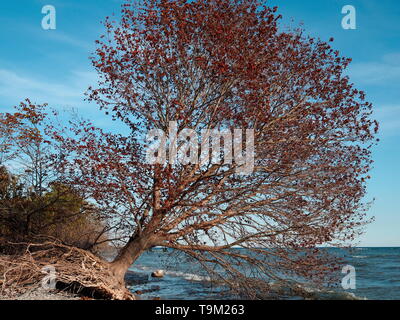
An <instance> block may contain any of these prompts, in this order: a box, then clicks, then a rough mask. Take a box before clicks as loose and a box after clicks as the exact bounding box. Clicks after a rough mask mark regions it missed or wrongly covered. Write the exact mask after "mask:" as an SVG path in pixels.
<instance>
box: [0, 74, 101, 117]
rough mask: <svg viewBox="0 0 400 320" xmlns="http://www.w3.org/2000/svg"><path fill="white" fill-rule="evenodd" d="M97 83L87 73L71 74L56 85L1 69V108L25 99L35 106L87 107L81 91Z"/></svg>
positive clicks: (91, 75) (95, 78) (93, 75)
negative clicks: (34, 103)
mask: <svg viewBox="0 0 400 320" xmlns="http://www.w3.org/2000/svg"><path fill="white" fill-rule="evenodd" d="M96 80H97V75H96V73H94V72H89V71H78V70H76V71H72V72H71V73H70V75H69V76H68V77H67V81H65V82H63V83H59V82H57V81H49V80H46V81H44V80H42V79H38V78H35V77H31V76H27V75H24V74H19V73H16V72H14V71H12V70H7V69H0V96H2V101H1V103H2V106H1V108H2V109H3V108H5V107H10V106H12V105H16V104H18V103H19V102H20V101H22V100H24V99H25V98H27V97H29V98H30V99H31V100H32V101H35V102H37V103H44V102H47V103H49V104H50V105H52V106H54V107H58V106H60V107H76V108H81V107H84V106H85V105H86V103H85V102H84V92H85V91H86V89H87V87H88V86H89V85H92V84H95V83H96Z"/></svg>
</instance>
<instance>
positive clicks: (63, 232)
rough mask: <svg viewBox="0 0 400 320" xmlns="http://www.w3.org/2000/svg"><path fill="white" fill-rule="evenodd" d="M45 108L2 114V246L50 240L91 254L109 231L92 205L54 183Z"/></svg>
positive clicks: (23, 106) (24, 108) (20, 108)
mask: <svg viewBox="0 0 400 320" xmlns="http://www.w3.org/2000/svg"><path fill="white" fill-rule="evenodd" d="M45 107H46V105H35V104H33V103H31V101H30V100H29V99H27V100H26V101H25V102H22V103H21V104H20V105H19V106H18V107H16V110H15V112H14V113H0V225H1V226H0V245H1V246H2V247H4V248H6V249H7V250H8V249H10V247H12V245H10V244H9V243H10V242H19V241H25V242H29V241H36V242H37V241H38V239H39V238H42V241H43V240H46V239H47V240H48V239H49V238H51V239H57V240H58V241H62V242H64V243H66V244H70V245H75V246H77V247H81V248H86V249H92V248H93V247H94V246H95V245H97V244H98V242H99V241H102V242H104V241H105V240H106V239H105V233H106V231H108V229H107V228H106V225H105V224H103V223H102V221H101V218H100V215H99V214H98V212H97V210H96V207H95V206H93V205H92V204H90V203H89V202H87V201H86V199H85V198H83V197H82V196H81V195H80V194H78V193H77V192H76V190H73V189H72V188H71V187H69V186H67V185H63V184H62V183H60V182H59V181H57V170H56V167H57V161H55V160H57V158H58V157H56V155H57V152H56V150H53V146H54V144H51V141H49V140H46V133H45V131H46V129H45V128H47V129H48V128H49V126H47V125H46V121H47V118H48V115H47V114H46V113H45V112H44V109H45ZM14 249H17V248H14ZM14 251H17V250H14Z"/></svg>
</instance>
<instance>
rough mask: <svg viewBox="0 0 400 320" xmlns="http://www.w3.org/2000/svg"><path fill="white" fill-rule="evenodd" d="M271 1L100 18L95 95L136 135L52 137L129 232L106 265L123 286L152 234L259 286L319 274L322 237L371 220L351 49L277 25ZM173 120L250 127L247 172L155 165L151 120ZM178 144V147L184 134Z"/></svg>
mask: <svg viewBox="0 0 400 320" xmlns="http://www.w3.org/2000/svg"><path fill="white" fill-rule="evenodd" d="M276 11H277V8H269V7H267V6H263V5H262V4H261V3H260V2H258V1H256V0H248V1H246V0H207V1H205V0H194V1H184V0H179V1H170V0H148V1H145V8H144V9H143V10H140V11H139V12H138V11H137V9H136V8H135V7H134V5H133V4H131V3H130V2H127V3H126V4H124V5H123V9H122V18H121V21H120V22H115V21H112V20H111V19H106V21H105V23H104V25H105V27H106V33H105V35H104V36H102V37H101V39H100V40H98V41H97V45H98V48H97V50H96V53H95V55H94V56H93V57H92V62H93V65H94V67H95V68H96V70H97V72H98V74H99V76H100V79H101V80H100V81H99V83H98V86H97V87H96V88H90V89H89V91H88V95H89V99H90V100H92V101H95V102H96V103H97V104H98V105H99V107H100V109H101V110H103V111H105V112H106V114H107V115H110V116H111V117H112V119H113V120H115V121H119V122H120V123H122V124H124V125H125V126H126V127H127V128H128V129H129V134H123V133H121V134H117V133H105V132H104V131H103V130H100V129H97V128H95V127H94V126H92V124H91V123H90V122H85V121H83V122H81V123H77V124H76V125H75V126H74V127H72V131H73V133H74V134H75V136H73V137H68V138H65V137H64V136H63V135H62V134H58V135H57V137H58V141H60V142H61V143H62V147H63V148H64V149H65V150H68V152H69V156H68V157H65V159H64V161H63V166H62V168H63V172H64V179H65V183H68V184H71V185H73V186H74V187H75V188H78V189H80V190H81V191H82V192H85V193H86V194H87V196H89V197H90V198H92V199H93V201H95V202H96V205H98V206H99V207H102V208H103V209H104V212H105V214H106V216H107V217H108V218H109V220H111V221H113V223H114V224H115V226H117V228H118V234H119V235H121V236H125V237H126V243H125V245H124V246H123V248H122V249H121V250H120V251H119V254H118V255H117V257H116V258H115V260H114V261H113V262H112V263H111V264H110V267H111V269H112V270H113V273H114V275H115V277H116V278H117V279H118V281H119V282H120V284H123V279H124V275H125V273H126V271H127V269H128V268H129V267H130V266H131V265H132V263H134V262H135V261H136V259H137V258H138V257H139V256H140V255H141V254H142V253H143V252H145V251H146V250H147V249H149V248H151V247H153V246H163V247H168V248H173V249H176V250H180V251H182V252H184V253H185V254H186V255H187V256H189V257H192V258H193V259H195V260H196V261H198V263H199V265H201V266H202V267H203V268H204V269H206V270H207V271H208V272H209V273H210V274H213V275H214V276H215V277H218V278H220V280H221V281H223V282H224V283H226V284H227V285H229V286H230V287H233V288H236V289H237V290H239V289H240V290H241V291H246V294H249V295H251V296H253V297H255V296H256V295H257V292H258V291H259V290H257V288H259V289H261V288H268V281H269V280H277V279H282V280H287V281H289V280H296V281H301V279H303V280H309V279H311V280H313V281H314V282H316V283H318V282H321V281H326V279H327V277H329V275H332V271H334V270H336V268H337V266H336V264H335V263H334V261H333V260H332V259H331V258H330V257H328V256H325V255H324V254H323V252H322V251H321V250H318V249H317V246H318V245H320V244H327V243H329V244H334V243H340V244H343V243H346V242H348V241H351V240H353V239H354V238H355V237H356V236H357V235H358V234H359V232H360V230H361V229H362V226H363V225H364V224H365V222H366V220H365V206H364V204H363V202H362V199H363V196H364V194H365V180H366V179H367V178H368V171H369V169H370V166H371V163H372V161H371V159H370V148H371V146H372V145H373V144H374V143H375V140H374V134H375V133H376V131H377V123H376V122H375V121H373V120H372V119H371V112H372V111H371V110H372V105H371V104H370V103H369V102H366V101H365V93H364V92H362V91H359V90H357V89H355V88H354V86H353V84H352V83H351V82H350V80H349V78H348V77H347V76H345V69H346V67H347V66H348V64H349V63H350V59H347V58H344V57H341V56H340V55H339V52H338V51H335V50H334V49H333V48H332V47H331V46H330V44H328V43H326V42H324V41H322V40H319V39H314V38H311V37H309V36H306V35H305V34H304V31H303V30H289V31H282V30H281V29H280V28H279V25H278V21H279V18H280V16H279V15H277V13H276ZM330 41H333V39H331V40H330ZM174 124H176V126H177V131H178V132H181V131H182V130H184V129H185V128H190V129H192V130H194V132H195V133H197V134H200V133H201V130H204V129H206V130H210V129H213V130H214V129H218V130H228V131H230V132H233V130H234V129H254V148H255V152H254V168H252V169H253V170H252V172H251V173H250V174H247V175H243V174H240V172H239V173H238V169H240V167H241V166H242V164H240V163H239V162H237V161H235V162H233V163H222V161H221V162H220V163H216V161H212V157H209V158H208V159H206V161H204V162H202V163H197V164H196V163H194V164H193V163H189V164H187V163H180V162H176V163H171V162H168V161H166V162H161V163H155V164H154V163H153V164H152V163H148V161H146V152H147V151H148V150H149V147H150V142H149V141H147V140H146V134H147V133H148V132H149V131H150V130H154V129H158V130H162V131H163V132H168V131H169V129H170V128H171V125H172V126H173V125H174ZM170 138H171V137H170ZM244 141H245V140H244V137H240V136H239V137H236V140H235V139H234V140H233V141H231V142H232V143H233V144H234V145H237V144H239V145H241V144H243V145H244ZM159 142H163V140H162V139H161V140H159ZM168 143H169V146H171V145H173V141H171V139H169V142H168ZM207 143H208V142H207ZM207 143H205V144H207ZM177 145H178V149H181V150H182V149H183V154H184V155H185V154H186V151H188V149H185V148H186V147H187V143H185V141H180V142H179V143H178V144H177ZM185 145H186V147H185ZM194 150H195V149H194ZM223 154H225V155H226V151H225V152H224V153H223ZM157 155H158V156H160V154H157ZM244 155H245V156H249V155H250V150H246V152H245V153H244ZM161 158H162V157H161ZM237 248H245V249H246V250H239V249H237ZM304 249H308V250H304Z"/></svg>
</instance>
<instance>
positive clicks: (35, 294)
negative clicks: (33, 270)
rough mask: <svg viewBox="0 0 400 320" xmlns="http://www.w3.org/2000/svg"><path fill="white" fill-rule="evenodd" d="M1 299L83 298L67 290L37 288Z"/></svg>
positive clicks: (1, 298) (0, 298)
mask: <svg viewBox="0 0 400 320" xmlns="http://www.w3.org/2000/svg"><path fill="white" fill-rule="evenodd" d="M0 300H81V298H80V297H78V296H75V295H73V294H69V293H67V292H62V291H55V290H54V291H49V290H46V289H43V288H37V289H34V290H31V291H28V292H25V293H24V294H22V295H19V296H16V297H13V298H5V297H0Z"/></svg>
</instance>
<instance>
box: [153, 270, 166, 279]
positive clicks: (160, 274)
mask: <svg viewBox="0 0 400 320" xmlns="http://www.w3.org/2000/svg"><path fill="white" fill-rule="evenodd" d="M164 275H165V271H164V270H157V271H154V272H152V273H151V276H152V277H153V278H162V277H164Z"/></svg>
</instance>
